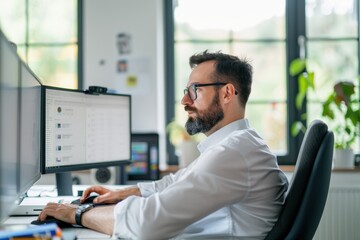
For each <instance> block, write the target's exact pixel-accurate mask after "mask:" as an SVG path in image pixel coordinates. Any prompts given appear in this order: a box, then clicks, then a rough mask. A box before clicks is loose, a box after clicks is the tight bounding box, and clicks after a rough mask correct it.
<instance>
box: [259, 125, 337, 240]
mask: <svg viewBox="0 0 360 240" xmlns="http://www.w3.org/2000/svg"><path fill="white" fill-rule="evenodd" d="M333 148H334V134H333V133H332V132H331V131H328V127H327V125H326V124H325V123H324V122H322V121H320V120H315V121H313V122H312V123H311V124H310V126H309V128H308V129H307V131H306V133H305V136H304V139H303V142H302V144H301V148H300V152H299V155H298V158H297V162H296V166H295V170H294V174H293V177H292V179H291V183H290V188H289V191H288V193H287V196H286V199H285V204H284V206H283V208H282V210H281V212H280V215H279V218H278V220H277V222H276V223H275V225H274V227H273V229H272V230H271V231H270V232H269V234H268V236H267V237H266V238H265V239H267V240H269V239H270V240H275V239H276V240H278V239H291V240H294V239H302V240H304V239H312V238H313V236H314V234H315V232H316V229H317V227H318V225H319V222H320V219H321V216H322V213H323V210H324V207H325V203H326V199H327V194H328V191H329V184H330V175H331V165H332V156H333Z"/></svg>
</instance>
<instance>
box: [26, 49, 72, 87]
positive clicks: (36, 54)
mask: <svg viewBox="0 0 360 240" xmlns="http://www.w3.org/2000/svg"><path fill="white" fill-rule="evenodd" d="M76 59H77V45H70V46H67V47H32V48H30V49H29V66H30V68H31V69H33V71H34V72H35V74H36V75H37V76H38V77H39V78H40V80H41V81H42V82H43V83H44V84H46V85H51V86H57V87H64V88H74V89H76V88H77V61H76Z"/></svg>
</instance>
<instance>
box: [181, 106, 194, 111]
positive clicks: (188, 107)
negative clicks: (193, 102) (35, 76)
mask: <svg viewBox="0 0 360 240" xmlns="http://www.w3.org/2000/svg"><path fill="white" fill-rule="evenodd" d="M184 109H185V111H192V112H197V110H196V108H193V107H190V106H185V107H184Z"/></svg>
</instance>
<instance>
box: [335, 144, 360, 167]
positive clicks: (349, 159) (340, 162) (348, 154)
mask: <svg viewBox="0 0 360 240" xmlns="http://www.w3.org/2000/svg"><path fill="white" fill-rule="evenodd" d="M334 153H335V154H334V161H333V168H338V169H352V168H354V166H355V165H354V151H353V150H352V149H349V148H347V149H340V148H335V152H334Z"/></svg>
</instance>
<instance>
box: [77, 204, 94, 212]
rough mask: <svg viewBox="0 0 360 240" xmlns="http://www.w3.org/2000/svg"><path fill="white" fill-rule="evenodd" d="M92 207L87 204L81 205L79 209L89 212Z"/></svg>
mask: <svg viewBox="0 0 360 240" xmlns="http://www.w3.org/2000/svg"><path fill="white" fill-rule="evenodd" d="M93 207H94V205H93V204H91V203H89V204H83V205H80V206H79V209H81V211H82V212H83V211H86V210H90V209H91V208H93Z"/></svg>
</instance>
